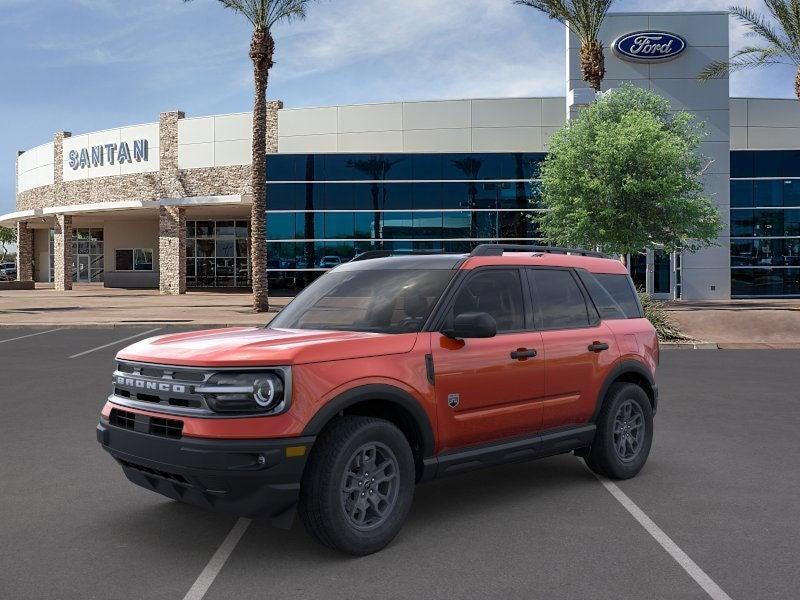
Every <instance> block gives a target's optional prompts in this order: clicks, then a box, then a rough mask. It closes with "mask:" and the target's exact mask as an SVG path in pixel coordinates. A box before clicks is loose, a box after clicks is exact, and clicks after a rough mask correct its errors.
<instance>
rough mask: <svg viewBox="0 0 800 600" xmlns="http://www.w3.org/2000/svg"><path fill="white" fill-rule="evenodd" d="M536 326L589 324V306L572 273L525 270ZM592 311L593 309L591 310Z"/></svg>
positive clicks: (543, 327)
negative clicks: (531, 290)
mask: <svg viewBox="0 0 800 600" xmlns="http://www.w3.org/2000/svg"><path fill="white" fill-rule="evenodd" d="M527 271H528V274H529V277H530V279H531V283H532V285H533V304H534V310H535V312H536V315H537V317H538V320H537V326H538V328H539V329H577V328H581V327H589V325H590V324H591V323H590V315H589V308H588V307H587V306H586V299H585V298H584V296H583V293H582V292H581V289H580V287H579V286H578V282H577V281H576V280H575V278H574V277H573V275H572V273H571V272H570V271H567V270H561V269H527ZM592 312H593V311H592Z"/></svg>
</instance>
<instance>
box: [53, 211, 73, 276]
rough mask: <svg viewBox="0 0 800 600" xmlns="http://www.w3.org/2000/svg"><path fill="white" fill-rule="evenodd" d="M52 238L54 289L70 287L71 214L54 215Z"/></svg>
mask: <svg viewBox="0 0 800 600" xmlns="http://www.w3.org/2000/svg"><path fill="white" fill-rule="evenodd" d="M54 233H55V236H54V238H53V254H54V256H53V281H54V283H55V289H56V290H58V291H66V290H71V289H72V216H71V215H56V219H55V232H54Z"/></svg>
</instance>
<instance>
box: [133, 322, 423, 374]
mask: <svg viewBox="0 0 800 600" xmlns="http://www.w3.org/2000/svg"><path fill="white" fill-rule="evenodd" d="M416 337H417V334H416V333H403V334H394V335H389V334H383V333H365V332H358V331H311V330H300V329H266V328H264V327H231V328H226V329H211V330H207V331H192V332H187V333H173V334H168V335H160V336H157V337H152V338H148V339H146V340H142V341H140V342H136V343H135V344H132V345H131V346H128V347H127V348H124V349H123V350H121V351H120V352H119V354H117V358H119V359H122V360H135V361H141V362H149V363H158V364H169V365H183V366H198V367H244V366H265V365H293V364H294V365H299V364H307V363H314V362H325V361H331V360H347V359H352V358H363V357H368V356H385V355H387V354H401V353H405V352H410V351H411V349H412V348H413V347H414V342H415V340H416Z"/></svg>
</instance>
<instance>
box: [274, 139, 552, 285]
mask: <svg viewBox="0 0 800 600" xmlns="http://www.w3.org/2000/svg"><path fill="white" fill-rule="evenodd" d="M544 157H545V155H544V154H543V153H470V154H463V153H460V154H276V155H270V156H268V157H267V231H266V236H267V245H268V248H267V251H268V256H269V260H268V269H269V277H270V281H271V286H272V287H273V288H278V289H280V288H289V289H292V288H295V287H302V286H304V285H306V284H307V283H308V282H309V281H311V280H313V279H314V278H315V277H316V276H318V275H319V274H320V273H321V272H322V271H324V270H325V269H326V267H327V265H329V264H331V259H330V258H327V259H325V264H323V259H324V258H325V257H332V256H338V257H339V258H340V259H341V260H342V261H345V260H349V259H351V258H352V257H353V256H355V255H356V254H358V253H360V252H364V251H367V250H375V249H384V250H393V251H398V252H411V251H430V252H469V251H470V250H471V249H472V248H473V247H475V246H476V245H477V244H480V243H484V242H509V243H513V242H517V243H522V242H530V243H534V242H536V241H539V240H540V235H539V231H538V229H537V227H536V225H535V222H534V217H535V215H536V213H537V212H539V211H540V210H541V208H540V206H539V203H538V200H537V197H538V194H537V186H536V182H535V179H536V177H538V173H539V165H540V163H541V161H542V160H544Z"/></svg>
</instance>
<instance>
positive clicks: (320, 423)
mask: <svg viewBox="0 0 800 600" xmlns="http://www.w3.org/2000/svg"><path fill="white" fill-rule="evenodd" d="M370 400H372V401H374V400H382V401H384V402H389V403H392V404H396V405H397V406H399V407H401V408H403V409H405V410H406V411H407V412H408V413H410V414H411V416H412V418H413V419H414V421H415V422H416V424H417V427H418V428H419V431H420V435H421V436H422V456H423V458H427V457H430V456H432V455H433V449H434V447H435V440H434V436H433V427H432V426H431V422H430V419H429V418H428V414H427V413H426V412H425V409H423V408H422V406H421V405H420V403H419V401H418V400H417V399H416V398H414V397H413V396H412V395H411V394H409V393H408V392H406V391H405V390H402V389H400V388H398V387H395V386H393V385H388V384H384V383H372V384H367V385H361V386H358V387H354V388H351V389H349V390H347V391H345V392H342V393H341V394H339V395H338V396H336V397H335V398H333V399H331V400H330V401H328V402H326V403H325V405H324V406H322V408H320V409H319V410H318V411H317V413H316V414H315V415H314V416H313V417H312V418H311V420H310V421H309V422H308V425H306V427H305V429H304V430H303V435H304V436H306V435H319V433H320V432H321V431H322V429H323V428H324V427H325V425H327V424H328V422H330V420H331V419H333V418H334V417H335V416H336V414H337V413H339V412H340V411H343V410H345V409H346V408H348V407H350V406H353V405H355V404H358V403H359V402H365V401H370Z"/></svg>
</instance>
